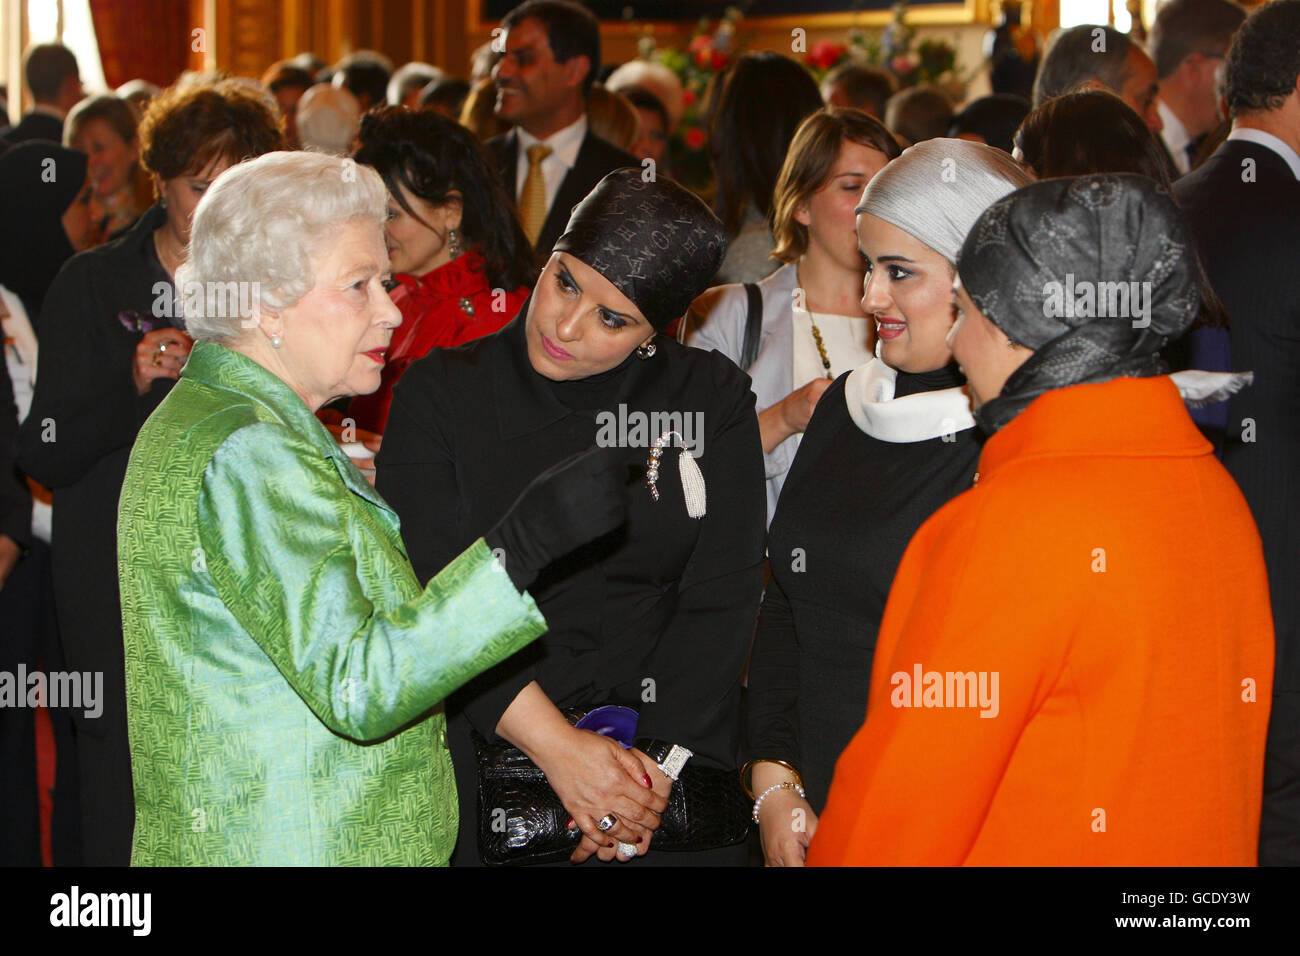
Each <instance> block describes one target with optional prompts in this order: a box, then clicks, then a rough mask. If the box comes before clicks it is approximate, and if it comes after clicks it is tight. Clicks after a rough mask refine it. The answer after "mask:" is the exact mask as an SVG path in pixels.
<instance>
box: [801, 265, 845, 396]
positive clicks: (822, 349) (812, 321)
mask: <svg viewBox="0 0 1300 956" xmlns="http://www.w3.org/2000/svg"><path fill="white" fill-rule="evenodd" d="M794 281H795V283H796V284H797V285H798V286H799V288H801V289H803V294H804V311H805V312H807V313H808V324H809V325H811V326H812V334H813V341H814V342H816V343H817V354H818V355H820V356H821V357H822V368H824V369H826V377H827V378H834V377H835V376H834V375H832V374H831V359H830V356H829V355H827V354H826V343H825V342H823V341H822V333H821V329H819V328H817V320H816V317H815V316H814V315H813V310H812V306H810V305H809V304H808V290H807V289H804V287H803V282H801V281H800V279H799V267H798V266H795V267H794Z"/></svg>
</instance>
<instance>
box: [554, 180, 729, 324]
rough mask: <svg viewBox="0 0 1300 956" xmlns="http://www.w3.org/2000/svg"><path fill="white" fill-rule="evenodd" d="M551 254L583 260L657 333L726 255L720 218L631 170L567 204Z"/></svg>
mask: <svg viewBox="0 0 1300 956" xmlns="http://www.w3.org/2000/svg"><path fill="white" fill-rule="evenodd" d="M554 248H555V250H556V251H559V252H566V253H568V254H569V255H571V256H574V257H576V258H578V259H581V260H582V261H583V262H584V263H586V264H587V265H589V266H591V267H592V268H593V269H595V270H596V271H597V272H599V273H600V274H601V275H603V276H604V277H605V278H606V279H608V280H609V281H610V282H612V283H613V284H614V285H615V286H616V287H617V288H618V290H619V291H620V292H622V293H623V294H624V295H625V296H627V297H628V298H629V299H630V300H631V301H632V302H633V303H635V304H636V307H637V308H638V309H640V310H641V312H642V314H643V315H645V317H646V319H647V320H648V321H649V322H650V324H651V325H652V326H654V328H655V330H656V331H659V332H662V331H663V330H664V328H665V327H666V326H667V325H668V324H669V323H670V322H672V321H673V320H674V319H677V318H680V317H681V316H682V315H683V314H684V313H685V312H686V309H687V307H688V306H689V305H690V304H691V302H692V301H693V300H694V299H695V297H696V296H697V295H699V294H700V293H701V292H703V291H704V290H705V289H706V288H707V287H708V284H709V280H711V279H712V278H713V276H714V274H715V273H716V272H717V271H718V267H719V266H720V265H721V264H722V257H723V256H724V255H725V254H726V252H727V234H726V231H725V230H724V229H723V228H722V223H721V222H719V221H718V217H717V216H715V215H714V214H713V212H712V211H711V210H710V209H709V207H708V206H706V205H705V204H704V203H703V202H702V201H701V200H700V199H699V197H697V196H696V195H695V194H693V193H691V192H689V191H688V190H686V189H684V188H683V187H681V186H679V185H677V183H675V182H673V181H672V180H670V179H663V178H661V177H659V178H656V179H653V180H650V181H649V182H647V181H645V180H643V179H642V170H641V169H640V168H635V167H626V168H624V169H616V170H614V171H613V172H612V173H610V174H609V175H608V176H606V177H605V178H604V179H602V180H601V181H600V182H599V183H597V184H596V187H595V188H594V189H593V190H592V191H591V192H590V193H588V194H587V198H585V199H584V200H582V202H580V203H578V204H577V205H576V206H574V207H573V215H572V216H570V217H569V225H568V227H567V228H566V229H565V231H564V235H562V236H560V238H559V239H557V240H556V242H555V247H554Z"/></svg>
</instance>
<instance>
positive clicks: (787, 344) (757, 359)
mask: <svg viewBox="0 0 1300 956" xmlns="http://www.w3.org/2000/svg"><path fill="white" fill-rule="evenodd" d="M898 153H899V149H898V144H897V143H896V142H895V141H894V138H893V136H891V135H890V133H889V131H888V130H887V129H885V127H883V126H881V125H880V124H879V123H878V122H876V121H875V120H874V119H872V118H871V117H870V116H867V115H866V114H865V113H862V112H860V111H858V110H850V109H837V108H834V107H828V108H826V109H823V110H819V111H818V112H816V113H813V114H812V115H811V116H809V117H808V118H807V119H806V120H804V121H803V123H802V124H801V125H800V127H799V129H798V130H797V131H796V132H795V135H794V139H793V140H792V141H791V143H790V151H789V153H788V154H787V155H786V159H785V164H784V165H783V166H782V168H781V175H780V178H779V179H778V180H777V185H776V193H775V195H774V197H773V204H772V213H773V217H774V222H775V227H774V234H775V237H776V248H775V249H774V250H773V251H772V256H773V258H775V259H778V260H779V261H781V262H782V263H784V265H783V266H782V267H781V268H779V269H777V270H776V271H775V272H774V273H772V274H771V275H770V276H768V277H767V278H766V279H764V280H762V281H761V282H758V283H754V284H752V285H744V284H741V283H735V284H732V285H722V286H715V287H714V288H712V289H709V290H708V291H706V292H705V293H704V294H703V295H701V296H700V297H699V298H698V299H696V300H695V302H694V303H693V304H692V306H691V310H690V312H689V313H688V314H687V317H686V319H685V321H683V322H682V325H681V329H680V330H679V338H680V340H681V341H682V342H683V343H685V344H686V345H691V346H694V347H696V348H701V349H717V350H718V351H719V352H721V353H722V354H723V355H725V356H727V358H729V359H731V360H732V361H733V362H735V363H736V364H737V365H739V366H741V368H743V369H744V370H745V371H746V372H748V373H749V376H750V378H751V379H752V380H753V388H754V395H755V398H756V399H757V407H758V413H759V414H758V424H759V432H760V434H761V436H762V440H763V457H764V460H765V465H766V471H767V520H768V523H769V524H770V523H771V521H772V515H773V514H774V513H775V512H776V500H777V498H778V497H779V496H780V494H781V484H782V482H784V481H785V476H786V473H787V472H788V471H789V470H790V464H791V462H793V461H794V453H795V451H796V450H797V449H798V447H799V436H800V435H801V434H802V433H803V430H804V429H805V428H806V427H807V425H808V419H809V418H811V417H812V412H813V409H814V408H815V407H816V406H817V400H818V399H819V398H820V397H821V394H822V392H824V391H825V390H826V386H828V385H829V384H830V383H831V381H832V379H834V378H835V377H836V376H838V375H840V374H842V373H844V372H847V371H849V370H850V369H853V368H856V367H857V366H859V365H861V364H862V363H863V362H865V361H866V360H867V359H868V358H870V357H871V349H872V347H873V345H874V344H875V333H874V330H873V329H872V326H871V322H870V321H869V320H868V318H867V314H866V313H865V312H864V311H863V310H862V305H861V302H860V301H859V300H860V299H861V298H862V271H863V263H862V259H861V257H860V256H859V255H858V247H857V237H856V236H855V234H854V232H853V229H854V213H853V207H854V206H856V205H857V202H858V198H859V197H860V196H861V195H862V190H863V189H864V188H865V187H866V185H867V183H869V182H870V181H871V179H872V177H873V176H875V175H876V173H878V172H880V170H882V169H884V167H885V164H886V163H888V162H889V161H890V160H891V159H893V158H894V157H896V156H897V155H898ZM751 322H752V323H753V324H754V325H753V331H755V332H757V333H758V334H757V338H756V339H755V337H754V336H753V335H751V336H750V341H751V342H753V343H755V344H756V345H757V351H756V352H754V353H753V354H752V355H746V354H745V351H746V350H745V343H746V330H747V328H748V323H751Z"/></svg>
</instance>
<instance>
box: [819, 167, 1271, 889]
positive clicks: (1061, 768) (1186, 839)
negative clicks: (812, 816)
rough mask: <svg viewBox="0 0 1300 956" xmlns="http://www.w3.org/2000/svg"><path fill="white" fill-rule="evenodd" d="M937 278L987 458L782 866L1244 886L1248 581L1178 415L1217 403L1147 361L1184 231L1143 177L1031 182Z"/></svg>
mask: <svg viewBox="0 0 1300 956" xmlns="http://www.w3.org/2000/svg"><path fill="white" fill-rule="evenodd" d="M958 273H959V277H960V281H961V284H962V287H961V288H960V289H959V290H958V292H957V306H958V312H959V317H958V321H957V325H956V326H955V327H954V330H953V332H952V333H951V334H950V338H951V341H952V347H953V353H954V354H955V355H956V357H957V360H958V362H959V363H961V366H962V368H963V370H964V371H965V374H966V378H967V381H968V383H969V385H970V387H971V390H972V393H973V396H972V401H973V403H974V404H975V405H976V409H975V419H976V421H977V422H978V424H979V425H980V427H981V428H982V429H983V431H984V432H985V433H986V434H988V435H989V436H990V437H989V438H988V440H987V442H985V445H984V449H983V451H982V452H981V455H980V460H979V472H978V475H977V483H976V485H975V487H974V488H972V489H971V490H969V491H967V492H965V493H964V494H962V495H960V496H958V497H957V498H955V499H953V500H952V501H951V502H949V503H948V505H947V506H946V507H944V508H943V509H942V510H940V511H939V512H937V513H936V514H935V515H934V516H933V517H931V518H930V520H929V521H927V522H926V523H925V524H924V525H922V526H921V528H920V530H919V531H917V532H916V535H915V536H914V537H913V538H912V541H911V543H910V544H909V545H908V548H907V553H906V554H905V555H904V557H903V561H902V563H901V564H900V565H899V568H898V573H897V575H895V577H894V584H893V588H892V590H891V591H890V595H889V604H888V605H887V607H886V608H885V617H884V621H883V623H882V625H881V632H880V641H879V643H878V645H877V648H876V657H875V665H874V669H873V672H872V678H871V691H870V695H869V697H868V705H867V719H866V723H865V725H864V726H863V727H862V729H861V730H860V731H859V732H858V734H857V736H856V737H854V739H853V741H852V743H850V744H849V746H848V748H847V749H846V750H845V751H844V754H843V755H842V756H841V757H840V760H839V763H838V764H837V765H836V768H835V779H834V781H833V783H832V785H831V791H830V797H829V799H828V801H827V805H826V809H825V811H824V813H823V814H822V816H821V818H820V821H819V827H818V830H817V833H816V835H815V837H814V838H813V842H812V846H811V847H810V849H809V852H808V863H809V864H810V865H827V864H848V865H879V864H890V863H893V864H904V865H939V866H952V865H959V864H969V865H976V866H981V865H982V866H990V865H995V866H996V865H1014V866H1026V865H1028V866H1035V865H1045V864H1050V865H1054V866H1062V865H1064V866H1080V865H1094V866H1096V865H1101V866H1186V865H1198V866H1207V865H1208V866H1250V865H1253V864H1254V862H1255V847H1256V842H1257V839H1258V829H1259V814H1260V797H1261V790H1262V780H1263V761H1264V738H1265V731H1266V728H1267V724H1268V701H1269V689H1270V687H1271V684H1272V673H1273V640H1272V623H1271V618H1270V614H1269V597H1268V581H1267V578H1266V576H1265V572H1264V561H1263V554H1262V552H1261V548H1260V543H1259V534H1258V532H1257V531H1256V529H1255V525H1254V522H1253V521H1252V519H1251V515H1250V511H1249V509H1248V508H1247V506H1246V502H1245V500H1244V499H1243V497H1242V495H1241V492H1240V491H1239V490H1238V489H1237V487H1236V485H1235V484H1234V483H1233V481H1232V478H1231V477H1230V476H1229V475H1228V473H1227V472H1226V471H1225V470H1224V468H1223V466H1222V465H1220V464H1219V462H1218V461H1217V460H1216V459H1215V457H1214V455H1213V453H1212V449H1211V447H1210V444H1209V442H1207V441H1206V440H1205V439H1204V438H1202V437H1201V434H1200V432H1199V431H1197V429H1196V426H1195V425H1194V424H1193V423H1192V420H1191V418H1190V417H1189V416H1188V414H1187V410H1186V408H1185V407H1184V402H1185V400H1187V399H1189V398H1194V399H1197V400H1204V399H1206V398H1212V397H1215V396H1216V393H1220V392H1223V391H1228V390H1231V389H1233V388H1236V387H1239V386H1240V384H1242V383H1241V381H1240V379H1239V378H1238V377H1234V376H1231V375H1227V374H1219V375H1214V374H1211V373H1178V374H1177V375H1175V376H1167V375H1165V374H1164V373H1165V368H1164V366H1163V363H1162V361H1161V359H1160V354H1159V353H1160V349H1161V347H1163V346H1164V344H1165V343H1166V342H1168V341H1169V340H1170V339H1171V338H1173V337H1174V336H1177V335H1180V334H1182V332H1184V331H1185V330H1186V329H1187V327H1188V326H1189V325H1190V324H1191V323H1192V321H1193V320H1194V319H1195V317H1196V314H1197V310H1198V308H1199V307H1200V276H1199V271H1198V269H1197V267H1196V257H1195V252H1194V247H1193V245H1192V242H1191V237H1190V234H1189V232H1188V229H1187V225H1186V222H1185V221H1184V219H1183V216H1182V214H1181V213H1180V212H1179V210H1178V208H1177V206H1175V204H1174V202H1173V201H1172V199H1171V198H1170V197H1169V194H1168V192H1167V191H1165V190H1163V189H1162V188H1161V187H1160V186H1158V185H1157V184H1156V183H1154V182H1152V181H1151V180H1150V179H1147V178H1146V177H1144V176H1137V175H1133V174H1116V175H1103V176H1081V177H1077V178H1065V179H1049V180H1045V181H1043V182H1039V183H1034V184H1032V185H1029V186H1026V187H1024V188H1022V189H1019V190H1017V191H1015V192H1013V193H1011V194H1010V195H1009V196H1007V197H1006V198H1004V199H1002V200H1000V201H998V202H997V203H994V204H993V205H992V206H990V207H989V209H988V210H986V211H985V212H984V213H983V215H981V216H980V218H979V219H978V220H977V221H976V223H975V225H974V227H973V228H972V229H971V231H970V234H969V235H968V236H967V237H966V241H965V244H964V245H963V247H962V251H961V255H960V258H959V259H958ZM1180 393H1181V394H1180ZM1198 557H1203V558H1208V559H1209V560H1211V561H1212V563H1213V567H1214V582H1213V586H1212V587H1207V586H1206V581H1205V575H1204V572H1203V568H1202V563H1201V562H1199V561H1198V560H1197V558H1198ZM981 718H992V719H981Z"/></svg>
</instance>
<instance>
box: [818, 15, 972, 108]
mask: <svg viewBox="0 0 1300 956" xmlns="http://www.w3.org/2000/svg"><path fill="white" fill-rule="evenodd" d="M891 12H892V15H893V20H892V21H891V22H890V23H889V25H888V26H886V27H885V28H884V29H883V30H882V31H880V33H879V34H878V35H872V34H868V33H867V32H866V31H865V30H863V29H862V28H861V27H854V28H853V29H852V30H851V31H850V32H849V40H848V42H847V43H836V42H834V41H832V40H821V41H819V42H817V43H814V44H813V46H812V49H811V50H809V51H808V53H807V55H806V56H805V57H804V63H805V64H806V65H807V66H808V69H809V70H810V71H811V72H812V74H813V75H814V76H815V77H817V79H818V81H820V80H821V79H822V78H823V77H825V76H826V74H827V73H829V72H830V71H831V70H833V69H834V68H835V67H837V66H839V65H840V64H841V63H862V64H866V65H868V66H878V67H881V68H883V69H885V70H887V71H888V72H889V73H891V74H893V76H894V79H895V80H897V81H898V88H899V89H900V90H901V89H906V88H907V87H909V86H918V85H920V84H922V83H930V84H934V85H935V86H938V87H940V88H941V89H943V90H946V91H947V92H948V93H949V95H951V96H952V97H953V100H954V101H955V102H960V101H961V100H962V99H963V98H964V97H965V90H966V78H964V77H962V76H961V74H960V72H959V71H958V69H957V51H956V50H955V49H954V48H953V46H952V44H951V43H949V42H948V41H946V40H934V39H926V40H922V41H921V42H920V43H916V30H915V29H914V28H913V27H912V26H911V25H910V24H909V23H908V22H907V3H906V2H905V0H904V2H899V3H897V4H895V5H894V7H893V9H892V11H891Z"/></svg>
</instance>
